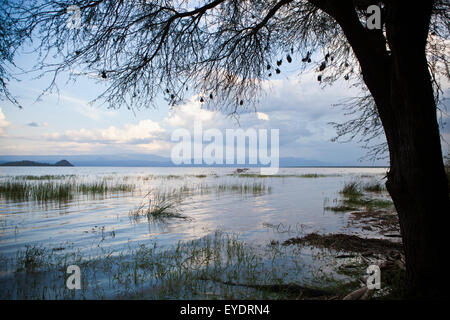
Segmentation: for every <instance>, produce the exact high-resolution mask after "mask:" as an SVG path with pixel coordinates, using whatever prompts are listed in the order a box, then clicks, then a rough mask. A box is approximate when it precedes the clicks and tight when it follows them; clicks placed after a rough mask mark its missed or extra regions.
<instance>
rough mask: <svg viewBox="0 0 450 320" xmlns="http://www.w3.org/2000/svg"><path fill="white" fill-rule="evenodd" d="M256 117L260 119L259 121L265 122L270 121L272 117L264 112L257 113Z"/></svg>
mask: <svg viewBox="0 0 450 320" xmlns="http://www.w3.org/2000/svg"><path fill="white" fill-rule="evenodd" d="M256 116H257V117H258V119H259V120H264V121H269V120H270V117H269V115H268V114H267V113H264V112H257V113H256Z"/></svg>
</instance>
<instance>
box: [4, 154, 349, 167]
mask: <svg viewBox="0 0 450 320" xmlns="http://www.w3.org/2000/svg"><path fill="white" fill-rule="evenodd" d="M24 159H26V160H28V161H32V162H40V163H44V164H48V163H55V162H57V161H59V160H60V159H66V161H67V162H69V164H72V165H74V166H76V167H174V166H177V165H174V164H173V163H172V160H171V159H170V158H168V157H161V156H157V155H151V154H118V155H73V156H67V155H64V156H61V155H43V156H36V155H7V156H2V155H0V165H2V164H7V163H10V162H23V160H24ZM192 163H193V162H192ZM247 163H248V162H247ZM55 165H56V164H55ZM53 166H54V165H53ZM199 166H203V167H204V166H207V165H205V164H203V165H179V166H178V167H199ZM218 166H219V167H223V166H227V167H260V166H261V165H249V164H237V165H212V166H211V167H218ZM342 166H344V167H345V166H354V164H346V163H332V162H322V161H318V160H309V159H303V158H294V157H286V158H280V167H342Z"/></svg>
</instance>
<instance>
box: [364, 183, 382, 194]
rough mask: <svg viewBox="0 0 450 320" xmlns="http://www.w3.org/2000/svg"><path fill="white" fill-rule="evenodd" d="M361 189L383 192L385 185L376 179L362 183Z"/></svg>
mask: <svg viewBox="0 0 450 320" xmlns="http://www.w3.org/2000/svg"><path fill="white" fill-rule="evenodd" d="M363 190H364V191H367V192H383V191H386V187H385V186H384V185H383V184H382V183H380V182H378V181H371V182H367V183H365V184H364V185H363Z"/></svg>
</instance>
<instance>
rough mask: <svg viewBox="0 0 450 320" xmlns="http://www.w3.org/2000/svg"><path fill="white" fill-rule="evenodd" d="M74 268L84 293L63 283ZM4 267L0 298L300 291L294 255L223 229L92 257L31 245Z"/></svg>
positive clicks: (262, 295) (288, 294) (284, 295)
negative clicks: (169, 243)
mask: <svg viewBox="0 0 450 320" xmlns="http://www.w3.org/2000/svg"><path fill="white" fill-rule="evenodd" d="M71 264H76V265H78V266H80V268H81V269H82V270H83V283H82V289H81V290H68V289H67V288H66V287H65V286H64V285H61V283H62V282H61V277H64V276H65V275H64V274H65V268H66V267H67V266H68V265H71ZM8 265H9V269H11V270H13V272H14V275H12V276H11V277H10V278H8V277H3V278H1V279H0V285H2V288H3V290H1V291H0V298H2V299H10V298H14V299H24V298H26V299H93V298H95V299H117V298H119V299H136V298H139V299H293V298H296V297H297V296H298V295H299V294H300V292H295V291H294V292H293V291H292V290H291V289H292V287H294V286H295V284H294V285H292V283H297V282H298V281H299V279H300V278H301V276H300V274H301V272H302V271H301V270H302V268H303V267H302V258H301V256H300V255H299V254H296V253H295V252H294V253H292V252H291V251H286V250H285V248H283V247H281V246H278V245H271V246H263V247H255V246H251V245H248V244H247V243H245V242H243V241H242V240H240V239H239V236H238V235H236V234H228V233H223V232H221V231H216V232H214V233H212V234H210V235H208V236H205V237H203V238H200V239H196V240H192V241H186V242H178V243H177V244H176V245H172V246H169V247H161V248H160V247H159V246H158V245H157V243H156V242H154V243H147V244H146V245H144V244H142V245H139V246H138V247H133V248H129V250H126V248H125V249H124V250H123V251H121V252H116V253H114V252H112V251H110V252H109V251H105V252H104V253H103V254H102V255H100V256H99V255H96V256H95V258H89V257H85V258H83V259H82V258H81V257H80V255H79V254H77V253H64V252H62V251H57V252H55V251H52V250H47V249H42V248H35V247H34V248H33V247H30V248H27V249H26V250H25V251H20V252H19V253H18V254H17V255H16V256H15V258H13V259H11V260H10V261H9V262H8ZM31 275H33V276H31ZM280 288H281V289H280ZM283 288H284V289H283ZM285 289H286V290H285ZM74 291H76V292H74Z"/></svg>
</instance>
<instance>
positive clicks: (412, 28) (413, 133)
mask: <svg viewBox="0 0 450 320" xmlns="http://www.w3.org/2000/svg"><path fill="white" fill-rule="evenodd" d="M373 4H377V5H379V7H380V8H381V18H382V20H381V29H373V30H372V29H370V28H366V26H365V25H364V24H365V21H366V18H367V8H368V6H370V5H373ZM74 5H75V6H76V7H74ZM192 5H196V7H195V8H192V7H191V6H192ZM449 6H450V5H449V4H448V3H447V2H446V1H444V0H442V1H441V0H434V1H420V2H416V3H414V4H411V3H410V2H408V1H402V0H396V1H394V0H385V1H370V0H334V1H333V0H295V1H294V0H267V1H266V0H264V1H263V0H255V1H243V0H242V1H239V0H209V1H207V0H204V1H181V0H180V1H168V0H140V1H126V0H122V1H105V0H76V1H74V0H52V1H30V2H28V3H26V4H22V3H21V2H20V1H13V0H10V1H9V3H8V8H9V9H8V10H10V11H9V12H10V14H11V17H12V18H14V19H16V21H15V24H14V25H15V28H14V30H15V34H16V37H17V38H18V39H21V38H20V35H23V34H26V35H28V37H29V38H30V39H32V40H33V41H34V43H35V47H36V52H37V53H38V56H39V59H38V62H37V64H36V70H38V71H40V72H41V73H42V74H45V73H52V74H53V75H54V77H53V81H52V82H51V84H50V85H49V87H48V90H52V89H53V88H55V87H56V81H55V79H56V77H57V75H58V74H60V73H61V72H63V71H67V70H69V71H70V70H73V69H74V68H76V69H77V73H76V74H75V73H72V76H73V77H80V76H89V75H90V76H92V75H94V76H95V77H97V78H98V79H99V80H100V81H105V83H107V84H108V87H107V89H106V90H105V92H104V93H103V94H101V95H100V96H99V99H100V100H102V101H104V102H105V103H107V104H109V106H111V107H118V106H121V105H126V106H127V107H129V108H140V107H146V106H149V105H151V104H152V102H153V101H154V98H155V97H156V96H157V95H158V94H160V93H161V92H163V93H164V94H165V96H166V99H167V100H168V101H169V103H171V104H173V105H176V104H177V103H179V102H180V101H183V99H184V96H185V95H186V94H187V92H188V93H189V92H190V91H189V90H187V89H188V88H189V89H191V90H195V92H197V93H198V94H199V95H200V97H199V99H201V101H204V102H205V103H212V101H213V103H214V104H215V105H220V106H223V107H229V108H232V109H231V110H232V111H235V110H238V109H239V108H246V107H248V106H250V105H252V104H253V103H254V102H255V100H256V99H257V98H256V97H257V96H258V94H259V93H261V88H262V85H263V83H264V81H265V80H267V79H269V78H270V77H272V76H274V75H276V74H278V73H280V72H281V70H282V64H283V63H291V62H293V61H295V62H297V61H299V60H302V62H303V63H304V64H306V65H307V64H308V63H313V64H314V65H315V66H316V67H317V69H318V72H319V76H318V80H319V81H320V82H321V83H324V84H326V83H332V82H333V81H335V80H336V79H339V78H344V79H345V80H349V81H350V82H351V83H353V84H357V83H362V84H363V88H364V89H365V90H368V92H369V93H370V96H366V97H365V98H364V100H363V101H364V104H362V105H360V107H362V108H363V119H362V121H363V122H362V123H363V124H364V125H367V124H369V126H368V128H369V129H370V128H372V129H374V130H381V129H382V130H383V131H384V133H385V136H386V141H387V146H388V150H389V157H390V170H389V173H388V179H387V183H386V185H387V189H388V191H389V193H390V195H391V196H392V199H393V201H394V204H395V207H396V209H397V212H398V215H399V220H400V226H401V232H402V238H403V245H404V249H405V255H406V267H407V284H408V288H409V290H410V293H412V294H414V295H417V296H419V297H444V296H448V290H447V286H448V285H449V284H450V281H449V280H448V279H447V277H446V276H445V270H446V267H445V264H444V261H445V260H446V259H445V252H446V249H447V244H448V241H447V240H445V239H444V234H445V231H446V228H447V226H448V225H449V222H450V218H449V212H450V202H449V195H448V185H447V177H446V174H445V171H444V165H443V160H442V151H441V143H440V134H439V126H438V121H437V117H436V109H437V103H438V98H439V84H440V80H439V79H440V77H441V76H445V77H447V78H449V68H448V61H447V54H446V51H445V50H448V46H446V42H445V41H446V40H448V38H449V32H450V25H449V21H450V19H449V16H448V15H449ZM69 18H70V19H69ZM2 65H4V61H3V59H2ZM299 65H301V64H299ZM370 123H372V124H370ZM349 128H350V129H351V128H352V126H351V124H350V126H349V127H347V129H345V127H344V128H341V129H342V131H341V133H342V134H346V133H350V131H351V130H350V129H349ZM353 128H355V126H353ZM378 132H380V131H378Z"/></svg>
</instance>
